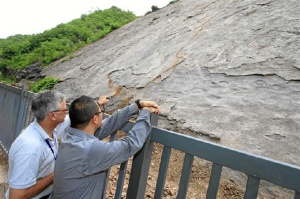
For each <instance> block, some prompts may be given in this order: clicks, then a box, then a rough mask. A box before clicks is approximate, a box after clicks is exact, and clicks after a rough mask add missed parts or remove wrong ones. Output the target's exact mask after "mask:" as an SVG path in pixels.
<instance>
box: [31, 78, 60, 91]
mask: <svg viewBox="0 0 300 199" xmlns="http://www.w3.org/2000/svg"><path fill="white" fill-rule="evenodd" d="M58 80H59V79H58V78H54V77H51V76H48V77H45V78H43V79H40V80H38V81H36V82H34V83H33V84H32V85H31V86H30V88H29V90H30V91H31V92H34V93H38V92H40V91H43V90H51V89H53V87H54V86H55V85H56V84H57V83H58Z"/></svg>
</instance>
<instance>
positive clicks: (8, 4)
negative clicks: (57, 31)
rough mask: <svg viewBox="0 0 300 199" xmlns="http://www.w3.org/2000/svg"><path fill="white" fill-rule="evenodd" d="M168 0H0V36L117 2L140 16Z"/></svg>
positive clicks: (47, 25) (49, 25)
mask: <svg viewBox="0 0 300 199" xmlns="http://www.w3.org/2000/svg"><path fill="white" fill-rule="evenodd" d="M170 1H171V0H1V1H0V38H2V39H5V38H7V37H8V36H13V35H16V34H22V35H25V34H38V33H42V32H44V31H45V30H49V29H51V28H54V27H56V26H57V25H58V24H61V23H67V22H69V21H72V20H73V19H77V18H80V16H81V15H82V14H89V13H91V12H93V11H95V10H97V9H98V10H104V9H108V8H110V7H111V6H117V7H118V8H120V9H122V10H124V11H132V12H133V13H134V14H135V15H137V16H143V15H144V14H145V13H146V12H148V11H151V6H152V5H154V6H157V7H159V8H162V7H164V6H166V5H167V4H169V2H170Z"/></svg>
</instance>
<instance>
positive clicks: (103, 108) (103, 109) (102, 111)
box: [93, 102, 105, 117]
mask: <svg viewBox="0 0 300 199" xmlns="http://www.w3.org/2000/svg"><path fill="white" fill-rule="evenodd" d="M96 103H97V105H98V106H99V107H100V108H101V105H100V104H99V102H96ZM104 111H105V107H104V105H103V106H102V108H101V110H100V111H99V112H97V113H95V114H94V115H93V117H94V116H95V115H98V114H100V113H104Z"/></svg>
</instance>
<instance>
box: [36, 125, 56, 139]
mask: <svg viewBox="0 0 300 199" xmlns="http://www.w3.org/2000/svg"><path fill="white" fill-rule="evenodd" d="M39 125H40V126H41V127H42V129H43V130H44V131H45V132H46V133H47V135H49V137H50V138H53V131H54V129H55V126H54V125H50V124H49V123H47V122H45V121H43V122H39Z"/></svg>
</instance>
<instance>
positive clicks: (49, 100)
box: [31, 90, 65, 122]
mask: <svg viewBox="0 0 300 199" xmlns="http://www.w3.org/2000/svg"><path fill="white" fill-rule="evenodd" d="M64 100H65V96H64V95H63V94H61V93H60V92H58V91H55V90H45V91H42V92H39V93H37V94H36V95H35V96H34V98H33V99H32V101H31V110H32V112H33V114H34V117H35V118H36V120H37V121H38V122H41V121H43V120H44V119H45V117H46V115H47V114H48V113H50V112H51V111H54V110H57V109H59V103H60V102H62V101H64Z"/></svg>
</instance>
